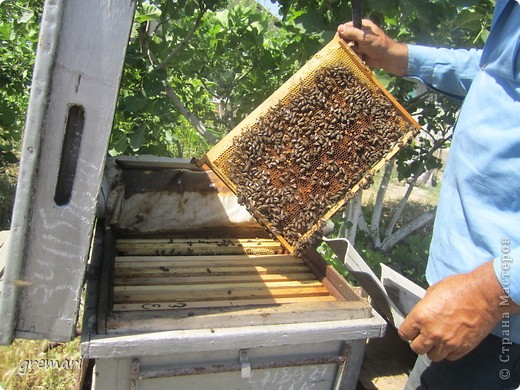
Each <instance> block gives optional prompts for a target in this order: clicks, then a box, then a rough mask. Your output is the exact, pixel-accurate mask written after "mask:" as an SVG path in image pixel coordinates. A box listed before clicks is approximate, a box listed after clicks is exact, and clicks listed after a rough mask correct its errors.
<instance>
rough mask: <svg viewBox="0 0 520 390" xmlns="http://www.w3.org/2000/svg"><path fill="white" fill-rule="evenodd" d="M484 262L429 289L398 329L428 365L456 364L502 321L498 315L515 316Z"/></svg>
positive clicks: (513, 307) (516, 309)
mask: <svg viewBox="0 0 520 390" xmlns="http://www.w3.org/2000/svg"><path fill="white" fill-rule="evenodd" d="M501 296H502V297H503V296H507V295H506V294H505V293H504V292H503V290H502V286H501V285H500V283H499V282H498V279H497V277H496V275H495V272H494V270H493V263H492V262H491V261H490V262H487V263H485V264H483V265H481V266H480V267H478V268H477V269H475V270H474V271H472V272H470V273H467V274H461V275H455V276H450V277H447V278H446V279H444V280H442V281H440V282H439V283H436V284H434V285H432V286H431V287H430V288H429V289H428V290H427V291H426V295H425V296H424V298H423V299H422V300H421V301H420V302H419V303H418V304H417V306H416V307H415V308H414V309H413V310H412V311H411V312H410V314H409V315H408V316H407V317H406V319H405V320H404V322H403V324H402V325H401V327H400V328H399V335H400V336H401V338H402V339H403V340H407V341H411V344H410V346H411V348H412V349H413V350H414V351H415V352H416V353H417V354H419V355H422V354H425V353H427V354H428V357H429V358H430V359H431V360H432V361H434V362H435V361H439V360H442V359H448V360H457V359H459V358H461V357H462V356H464V355H465V354H467V353H468V352H470V351H471V350H472V349H473V348H475V347H476V346H477V345H478V344H479V343H480V342H481V341H482V340H483V339H484V337H486V336H487V335H488V334H489V333H490V332H491V330H492V329H493V328H494V327H495V325H496V324H497V323H498V322H499V321H500V320H501V319H502V313H504V312H509V313H511V314H513V313H516V312H519V310H520V307H519V306H518V305H516V304H515V303H514V302H513V301H512V300H510V299H508V301H507V304H505V305H504V302H502V305H501V299H500V297H501Z"/></svg>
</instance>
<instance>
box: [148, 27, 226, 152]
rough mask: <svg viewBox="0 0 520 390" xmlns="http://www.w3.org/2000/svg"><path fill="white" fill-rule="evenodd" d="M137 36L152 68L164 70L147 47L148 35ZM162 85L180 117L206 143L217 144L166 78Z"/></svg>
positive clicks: (215, 139)
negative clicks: (184, 119) (185, 120)
mask: <svg viewBox="0 0 520 390" xmlns="http://www.w3.org/2000/svg"><path fill="white" fill-rule="evenodd" d="M139 36H140V37H139V38H140V39H141V43H142V47H143V50H146V52H147V53H148V58H149V59H150V62H151V63H152V64H153V65H154V66H157V67H158V68H162V69H165V65H164V64H165V62H164V61H163V62H162V63H161V62H160V61H159V60H158V59H157V57H156V55H155V53H154V52H153V51H152V50H151V49H150V45H149V41H148V39H149V37H148V35H146V33H143V32H140V34H139ZM163 84H164V89H165V91H166V96H168V98H169V99H170V101H171V102H172V103H173V105H174V106H175V108H177V110H179V112H180V113H181V115H182V116H184V117H185V118H186V119H187V121H188V122H189V123H190V124H191V125H192V126H193V127H194V128H195V130H196V131H197V132H198V133H199V134H200V135H201V136H202V137H204V139H206V141H208V142H209V143H211V144H214V143H216V142H217V138H216V137H215V136H214V135H213V134H211V133H210V132H208V131H207V129H206V127H205V126H204V124H203V123H202V122H201V121H200V120H199V118H197V116H196V115H195V114H193V113H192V112H191V111H190V110H189V109H188V108H187V107H186V106H185V105H184V103H183V102H182V101H181V99H180V98H179V95H177V93H176V92H175V91H174V90H173V88H172V86H171V84H170V82H169V81H168V79H166V78H165V79H163Z"/></svg>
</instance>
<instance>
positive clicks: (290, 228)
mask: <svg viewBox="0 0 520 390" xmlns="http://www.w3.org/2000/svg"><path fill="white" fill-rule="evenodd" d="M419 128H420V127H419V125H418V124H417V122H416V121H415V120H414V119H413V118H412V117H411V116H410V115H409V114H408V113H407V112H406V110H405V109H404V108H403V107H402V106H401V105H400V104H399V103H398V102H397V101H396V100H395V99H394V98H393V97H392V96H391V95H390V93H389V92H388V91H387V90H386V89H385V88H384V87H383V86H382V85H381V84H380V83H379V82H378V81H377V79H376V78H375V77H374V76H373V74H372V72H371V71H370V70H369V69H368V68H367V67H366V66H365V65H364V64H363V63H362V62H361V61H360V60H359V58H358V57H357V56H356V55H355V54H354V53H353V51H352V50H351V49H350V48H349V47H348V45H347V44H346V43H345V42H343V41H342V40H341V39H340V38H339V37H337V36H336V37H335V39H333V40H332V41H331V42H330V43H329V44H328V45H327V46H325V47H324V48H323V49H322V50H320V51H319V52H318V53H317V54H316V55H315V56H314V57H313V58H311V60H309V61H308V62H307V63H306V64H305V65H304V66H303V67H302V68H301V69H300V70H299V71H298V72H297V73H296V74H295V75H294V76H292V77H291V78H290V79H289V80H288V81H287V82H285V83H284V84H283V85H282V86H281V87H280V88H279V89H278V90H277V91H276V92H275V93H274V94H273V95H271V97H269V98H268V99H267V100H266V101H264V102H263V103H262V104H261V105H260V106H259V107H258V108H257V109H255V110H254V111H253V112H252V113H251V114H250V115H248V116H247V117H246V118H245V119H244V120H243V121H242V122H241V123H240V124H239V125H238V126H237V127H235V129H233V130H232V131H231V132H230V133H229V134H228V135H226V136H225V137H224V138H223V139H222V140H221V141H220V142H219V143H218V144H217V145H215V146H214V147H213V148H212V149H211V150H210V151H209V152H208V153H207V154H206V156H204V158H203V159H201V160H200V161H199V163H200V164H201V165H202V164H207V165H208V166H209V167H210V168H211V169H212V170H213V171H214V172H215V173H216V174H217V175H219V176H220V177H221V179H222V180H223V181H224V182H225V183H226V184H227V185H228V186H229V187H230V188H231V190H233V191H234V192H235V193H236V194H237V196H238V199H239V203H241V204H245V206H246V207H247V209H248V210H249V212H250V213H251V214H253V216H255V218H256V219H257V220H258V221H259V222H260V223H261V224H262V225H263V226H264V227H265V228H266V229H268V231H270V232H271V233H272V234H273V236H275V237H276V238H277V239H278V240H279V241H280V242H281V243H282V245H283V246H284V247H285V248H286V249H287V250H288V251H289V252H291V253H292V252H294V251H296V250H297V249H298V248H300V247H302V246H304V245H306V244H308V243H309V242H311V241H312V240H313V238H314V237H315V236H316V234H317V232H319V231H320V230H321V228H322V227H323V225H324V224H325V222H326V220H327V219H329V218H330V217H331V216H332V215H333V214H334V213H335V212H336V211H337V210H338V209H340V208H341V207H342V206H343V205H344V204H345V202H347V201H348V200H349V199H351V198H352V197H353V196H355V194H356V193H357V192H358V191H359V190H360V189H363V188H367V187H368V186H369V185H370V184H371V183H372V178H373V175H374V173H375V172H376V171H377V170H378V169H380V168H381V167H382V166H383V165H384V164H385V162H386V161H388V160H390V159H391V158H392V157H393V156H394V155H395V153H397V151H398V150H399V149H400V148H401V147H403V146H404V145H406V144H407V143H408V142H410V141H411V140H412V139H413V137H414V136H415V134H416V133H417V132H418V130H419Z"/></svg>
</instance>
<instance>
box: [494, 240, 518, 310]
mask: <svg viewBox="0 0 520 390" xmlns="http://www.w3.org/2000/svg"><path fill="white" fill-rule="evenodd" d="M493 268H494V270H495V274H496V276H497V278H498V281H499V282H500V285H501V286H502V288H503V289H504V291H505V292H506V293H507V295H509V297H510V298H511V299H512V300H513V301H514V302H515V303H516V304H517V305H520V248H511V247H510V246H509V240H508V239H503V240H502V253H501V255H500V256H498V257H496V258H495V259H494V260H493Z"/></svg>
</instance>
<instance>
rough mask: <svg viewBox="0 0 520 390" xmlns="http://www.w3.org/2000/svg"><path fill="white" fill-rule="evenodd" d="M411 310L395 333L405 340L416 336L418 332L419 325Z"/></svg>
mask: <svg viewBox="0 0 520 390" xmlns="http://www.w3.org/2000/svg"><path fill="white" fill-rule="evenodd" d="M412 315H413V310H412V312H411V313H410V314H409V315H408V316H407V317H406V318H405V319H404V321H403V323H402V324H401V326H400V327H399V329H398V331H397V333H398V334H399V337H401V338H402V339H403V340H405V341H410V340H413V339H414V338H416V337H417V336H418V335H419V333H420V330H419V327H418V326H417V324H416V322H415V320H414V317H412Z"/></svg>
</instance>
